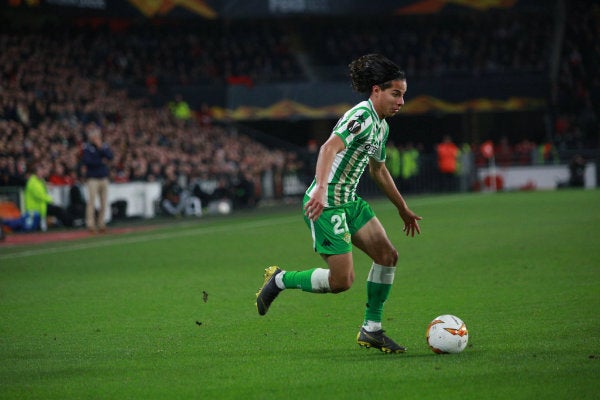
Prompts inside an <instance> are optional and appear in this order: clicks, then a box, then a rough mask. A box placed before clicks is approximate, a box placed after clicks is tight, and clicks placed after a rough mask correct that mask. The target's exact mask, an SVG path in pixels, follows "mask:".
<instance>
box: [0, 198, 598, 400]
mask: <svg viewBox="0 0 600 400" xmlns="http://www.w3.org/2000/svg"><path fill="white" fill-rule="evenodd" d="M408 200H409V203H410V205H411V207H412V208H413V209H414V210H415V211H416V212H417V213H419V214H420V215H422V216H423V217H424V220H423V221H422V224H421V226H422V229H423V233H422V235H421V236H420V237H416V238H406V237H405V236H404V235H403V234H402V232H401V222H400V219H399V217H398V216H397V214H396V212H395V210H394V209H393V208H392V206H391V205H390V204H389V203H387V202H385V201H373V202H372V205H373V208H374V209H375V211H376V213H377V215H378V217H379V218H380V219H381V221H382V222H383V224H384V226H385V227H386V229H387V232H388V234H389V235H390V237H391V238H392V241H393V242H394V243H395V245H396V246H397V248H398V250H399V252H400V261H399V268H398V272H397V274H396V281H395V284H394V289H393V290H392V294H391V298H390V300H389V301H388V303H387V304H386V309H385V314H384V318H385V319H384V327H385V329H386V330H387V332H388V333H389V335H390V336H391V337H392V338H394V339H395V340H397V341H398V342H399V343H401V344H404V345H406V346H407V347H408V349H409V351H408V353H406V354H403V355H386V354H383V353H381V352H379V351H376V350H372V349H371V350H367V349H363V348H360V347H359V346H358V345H357V344H356V342H355V336H356V333H357V332H358V327H359V325H360V323H361V320H362V315H363V307H364V306H363V305H364V301H365V283H364V282H365V279H366V275H367V271H368V269H369V267H370V262H369V261H368V259H367V258H366V256H364V255H363V254H362V253H359V252H358V251H357V252H356V253H355V268H356V273H357V279H356V282H355V284H354V286H353V287H352V289H351V290H349V291H348V292H345V293H342V294H338V295H331V294H327V295H317V294H308V293H302V292H300V291H292V290H289V291H286V292H284V293H282V294H281V296H280V297H279V298H278V299H277V300H276V302H275V303H274V304H273V306H272V307H271V309H270V311H269V313H268V314H267V315H266V316H265V317H259V316H258V314H257V312H256V309H255V305H254V300H255V297H254V294H255V292H256V290H257V289H258V287H259V286H260V285H261V283H262V272H263V270H264V268H265V267H266V266H268V265H271V264H278V265H280V266H282V267H283V268H288V269H296V268H302V269H304V268H307V267H314V266H323V265H324V264H323V262H322V261H321V259H320V258H319V257H318V256H317V255H316V254H314V253H312V251H311V249H310V247H311V243H310V235H309V232H308V230H307V229H306V226H305V225H304V222H303V221H302V219H301V217H300V213H299V210H297V209H294V210H292V211H290V210H286V211H278V212H275V213H266V212H263V211H259V212H256V213H250V214H243V215H240V216H237V217H235V218H233V217H232V218H212V219H210V218H209V219H201V220H198V221H196V222H193V223H189V222H187V223H180V224H178V225H175V226H171V227H164V228H161V229H160V230H158V231H153V232H143V233H136V234H129V235H122V236H117V237H114V236H105V237H97V238H93V239H90V240H82V241H77V242H70V243H54V244H49V245H38V246H35V247H13V248H5V249H0V307H1V313H0V321H1V322H0V359H1V360H2V362H1V363H0V398H2V399H28V398H37V399H67V398H73V399H75V398H81V399H88V398H98V399H100V398H101V399H108V398H116V399H127V398H131V399H134V398H136V399H137V398H144V399H153V398H156V399H165V398H171V399H181V398H203V399H238V398H243V399H259V398H272V399H283V398H299V399H300V398H302V399H321V398H344V399H358V398H365V397H370V398H399V397H402V398H411V399H412V398H415V399H429V398H431V399H433V398H446V397H449V396H452V397H457V396H460V397H462V398H466V399H484V398H485V399H506V398H515V399H532V398H546V397H550V398H554V399H566V398H577V399H586V398H589V399H592V398H597V396H598V393H599V390H600V384H599V383H598V382H599V381H598V377H599V376H600V322H599V321H600V319H599V318H598V310H599V309H600V296H599V293H600V269H599V268H600V242H599V238H600V191H597V190H595V191H558V192H529V193H507V194H495V195H456V196H436V197H414V198H410V197H409V198H408ZM203 292H206V293H207V294H208V297H207V298H204V294H203ZM205 300H206V301H205ZM445 313H451V314H456V315H458V316H459V317H461V318H462V319H463V320H464V321H465V322H466V324H467V327H468V328H469V331H470V340H469V346H468V347H467V349H466V350H465V351H464V352H463V353H461V354H458V355H436V354H434V353H433V352H431V351H430V350H429V349H428V347H427V345H426V342H425V337H424V334H425V329H426V327H427V325H428V323H429V322H430V320H431V319H433V318H434V317H436V316H438V315H440V314H445Z"/></svg>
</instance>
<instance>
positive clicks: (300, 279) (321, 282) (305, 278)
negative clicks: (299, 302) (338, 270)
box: [282, 268, 330, 293]
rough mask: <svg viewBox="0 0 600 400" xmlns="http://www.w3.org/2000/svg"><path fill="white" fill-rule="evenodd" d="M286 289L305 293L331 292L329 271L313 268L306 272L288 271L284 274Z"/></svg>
mask: <svg viewBox="0 0 600 400" xmlns="http://www.w3.org/2000/svg"><path fill="white" fill-rule="evenodd" d="M282 280H283V284H284V285H285V288H286V289H302V290H303V291H305V292H312V293H326V292H329V291H330V289H329V270H328V269H323V268H313V269H308V270H306V271H286V272H285V274H283V278H282Z"/></svg>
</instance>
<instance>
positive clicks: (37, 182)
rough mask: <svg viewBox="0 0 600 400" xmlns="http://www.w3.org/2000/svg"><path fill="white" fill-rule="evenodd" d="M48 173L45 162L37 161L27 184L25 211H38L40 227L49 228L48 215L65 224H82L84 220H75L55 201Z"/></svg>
mask: <svg viewBox="0 0 600 400" xmlns="http://www.w3.org/2000/svg"><path fill="white" fill-rule="evenodd" d="M47 175H48V167H47V166H46V165H45V164H43V163H40V162H38V163H36V164H34V165H33V167H32V172H31V174H30V176H29V179H28V180H27V183H26V184H25V192H24V195H25V212H27V213H30V214H34V213H37V214H38V215H39V217H40V229H41V230H42V231H46V230H47V229H48V225H47V220H46V218H47V217H48V216H52V217H56V218H57V219H58V221H59V222H60V223H61V224H62V225H63V226H68V227H72V226H75V225H80V224H81V223H82V221H77V222H76V221H75V219H74V218H73V216H72V215H71V214H69V213H68V212H67V211H66V210H65V209H63V208H62V207H60V206H57V205H55V204H54V203H53V199H52V196H50V194H49V193H48V189H47V187H46V182H45V179H46V177H47Z"/></svg>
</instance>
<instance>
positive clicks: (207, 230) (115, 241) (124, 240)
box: [0, 216, 302, 260]
mask: <svg viewBox="0 0 600 400" xmlns="http://www.w3.org/2000/svg"><path fill="white" fill-rule="evenodd" d="M298 221H302V218H301V217H298V216H294V217H280V218H270V219H264V220H260V221H251V222H245V223H244V222H242V223H237V224H229V225H220V226H210V227H200V228H195V229H186V230H183V231H175V232H162V233H161V232H157V233H150V234H145V235H144V234H142V235H135V236H131V237H128V236H125V235H119V236H118V237H114V238H111V239H107V240H102V241H93V242H86V243H74V244H71V245H67V246H60V247H44V248H43V249H31V250H25V251H21V252H18V253H12V254H4V255H0V260H9V259H14V258H22V257H30V256H37V255H46V254H57V253H65V252H69V251H77V250H88V249H95V248H100V247H106V246H114V245H122V244H132V243H144V242H150V241H153V240H163V239H172V238H178V237H185V236H195V235H208V234H213V233H219V232H227V231H231V230H234V229H235V230H240V229H253V228H261V227H265V226H273V225H281V224H286V223H290V222H298Z"/></svg>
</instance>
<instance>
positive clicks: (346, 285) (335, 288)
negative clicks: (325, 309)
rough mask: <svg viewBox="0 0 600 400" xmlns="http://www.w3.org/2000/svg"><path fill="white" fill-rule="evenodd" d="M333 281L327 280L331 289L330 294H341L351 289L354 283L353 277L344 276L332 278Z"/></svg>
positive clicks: (350, 275)
mask: <svg viewBox="0 0 600 400" xmlns="http://www.w3.org/2000/svg"><path fill="white" fill-rule="evenodd" d="M332 278H333V279H330V280H329V286H330V289H331V293H341V292H345V291H346V290H348V289H350V288H351V287H352V284H353V283H354V275H353V274H349V275H344V276H340V277H332Z"/></svg>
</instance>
